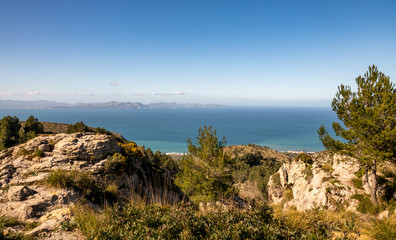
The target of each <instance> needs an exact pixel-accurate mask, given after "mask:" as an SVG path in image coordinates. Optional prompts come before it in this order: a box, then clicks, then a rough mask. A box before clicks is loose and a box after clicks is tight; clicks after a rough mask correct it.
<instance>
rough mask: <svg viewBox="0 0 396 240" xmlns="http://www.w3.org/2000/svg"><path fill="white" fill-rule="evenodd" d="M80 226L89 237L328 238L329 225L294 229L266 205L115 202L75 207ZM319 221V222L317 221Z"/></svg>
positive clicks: (78, 225)
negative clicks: (100, 207) (200, 207)
mask: <svg viewBox="0 0 396 240" xmlns="http://www.w3.org/2000/svg"><path fill="white" fill-rule="evenodd" d="M73 213H74V215H75V222H76V224H77V227H78V228H79V229H80V230H81V231H82V232H83V234H84V235H85V236H86V237H87V238H88V239H301V238H310V239H314V238H315V237H316V238H321V239H324V238H327V237H329V236H330V235H329V232H328V231H327V229H324V230H322V231H315V232H314V231H312V232H308V233H307V232H304V231H301V230H298V229H297V230H294V229H293V230H291V229H290V228H289V227H288V226H287V225H285V224H284V222H283V220H279V219H274V218H273V215H272V210H271V208H269V207H268V206H265V205H262V206H258V207H256V208H254V209H253V210H249V211H240V210H229V211H214V212H206V213H202V212H196V211H195V210H194V209H193V208H192V207H186V206H178V207H169V206H159V205H133V204H129V205H126V206H125V207H123V208H119V207H118V206H114V207H111V208H108V209H107V210H106V211H104V212H102V213H95V212H94V211H93V210H92V209H89V208H88V209H87V207H81V206H79V207H77V208H75V210H73ZM316 225H318V224H316Z"/></svg>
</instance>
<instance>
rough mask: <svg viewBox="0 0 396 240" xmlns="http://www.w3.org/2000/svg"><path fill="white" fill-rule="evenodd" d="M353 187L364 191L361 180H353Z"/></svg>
mask: <svg viewBox="0 0 396 240" xmlns="http://www.w3.org/2000/svg"><path fill="white" fill-rule="evenodd" d="M352 183H353V186H354V187H355V188H357V189H363V181H362V179H360V178H354V179H352Z"/></svg>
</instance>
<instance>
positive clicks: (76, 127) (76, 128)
mask: <svg viewBox="0 0 396 240" xmlns="http://www.w3.org/2000/svg"><path fill="white" fill-rule="evenodd" d="M76 132H90V129H89V127H88V126H87V125H85V123H84V122H82V121H81V122H76V123H75V124H73V125H70V126H69V127H68V128H67V133H69V134H70V133H76Z"/></svg>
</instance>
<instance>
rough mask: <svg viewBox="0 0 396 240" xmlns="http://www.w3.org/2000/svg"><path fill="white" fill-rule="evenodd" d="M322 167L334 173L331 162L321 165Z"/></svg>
mask: <svg viewBox="0 0 396 240" xmlns="http://www.w3.org/2000/svg"><path fill="white" fill-rule="evenodd" d="M320 168H322V169H323V170H324V171H326V172H329V173H332V172H333V171H334V169H333V166H331V164H323V165H320Z"/></svg>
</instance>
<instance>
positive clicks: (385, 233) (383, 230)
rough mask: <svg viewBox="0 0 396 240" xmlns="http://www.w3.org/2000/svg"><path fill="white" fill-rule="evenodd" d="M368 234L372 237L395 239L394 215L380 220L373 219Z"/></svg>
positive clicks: (395, 223) (386, 239) (382, 239)
mask: <svg viewBox="0 0 396 240" xmlns="http://www.w3.org/2000/svg"><path fill="white" fill-rule="evenodd" d="M369 234H370V235H371V237H373V238H374V239H381V240H393V239H396V215H392V216H390V217H389V218H385V219H381V220H375V221H374V224H373V227H372V228H371V229H369Z"/></svg>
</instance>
